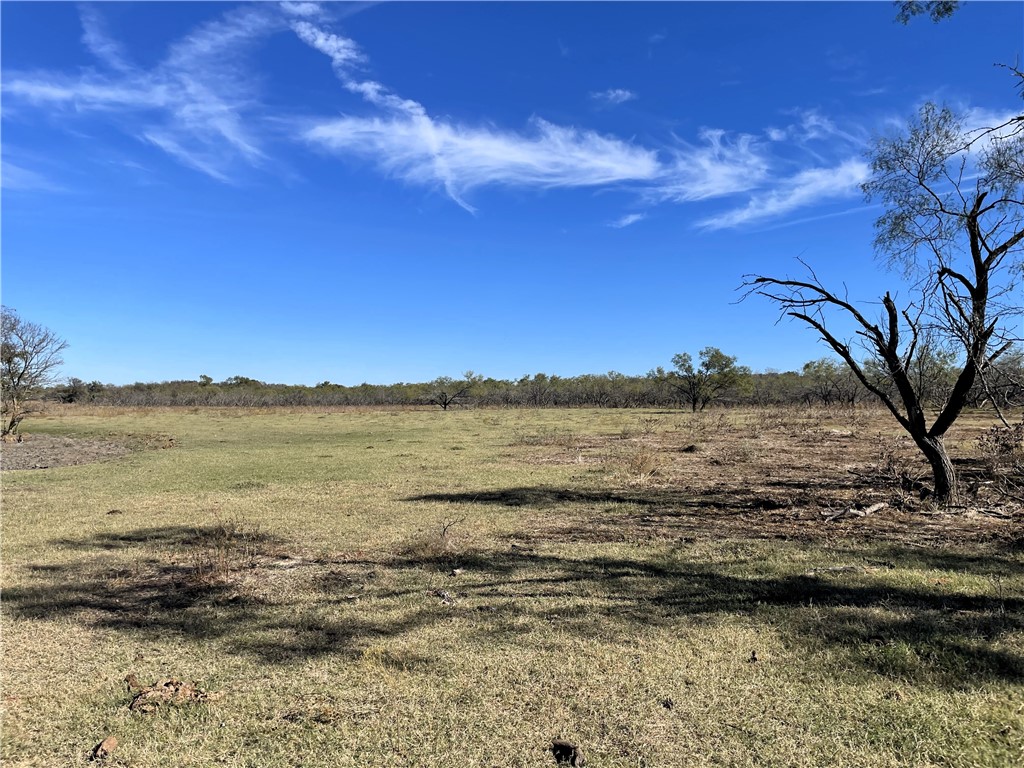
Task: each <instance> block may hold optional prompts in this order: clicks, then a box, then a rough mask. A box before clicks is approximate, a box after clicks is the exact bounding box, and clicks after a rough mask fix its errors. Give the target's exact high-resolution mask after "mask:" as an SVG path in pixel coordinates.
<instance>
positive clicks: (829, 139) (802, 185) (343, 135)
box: [3, 1, 1003, 230]
mask: <svg viewBox="0 0 1024 768" xmlns="http://www.w3.org/2000/svg"><path fill="white" fill-rule="evenodd" d="M366 7H369V4H351V5H347V6H345V7H344V8H339V7H337V6H330V5H326V4H324V5H321V4H319V3H312V2H301V1H292V2H284V3H281V4H279V5H271V4H246V5H242V6H239V7H236V8H233V9H231V10H228V11H226V12H225V13H223V14H222V15H221V16H219V17H218V18H216V19H215V20H213V21H210V22H208V23H206V24H202V25H200V26H198V27H196V28H195V29H193V30H192V31H191V32H190V33H189V34H187V35H185V36H184V37H182V38H180V39H178V40H177V41H175V42H174V43H173V44H172V45H170V46H169V48H168V50H167V52H166V55H165V56H164V58H163V59H162V60H161V61H160V62H159V63H157V64H156V65H153V66H148V67H146V66H142V65H141V64H140V63H139V60H136V59H133V58H132V57H131V56H130V55H129V53H130V50H129V49H128V48H127V47H126V46H123V45H122V44H121V43H120V42H119V41H117V40H116V39H115V38H114V37H113V36H112V35H111V33H110V31H109V29H108V28H107V25H106V24H105V20H104V17H103V16H102V14H101V13H100V10H101V7H100V8H98V7H94V6H83V7H82V8H81V9H80V16H81V22H82V30H83V31H82V43H83V45H84V46H85V48H86V49H87V50H88V51H89V52H91V53H92V54H93V56H95V59H96V64H95V65H94V66H92V67H89V68H83V69H81V70H80V71H78V72H73V73H68V72H53V71H49V72H39V71H37V72H18V71H10V70H8V71H6V72H5V73H4V83H3V88H4V95H5V97H6V99H7V102H6V103H5V105H4V106H5V117H8V116H10V115H11V114H12V108H14V109H19V112H18V114H19V117H20V116H21V115H22V110H23V111H28V110H31V109H34V108H37V107H45V108H48V109H51V110H57V111H59V113H60V114H61V115H62V116H65V117H66V118H67V120H66V121H65V124H66V130H68V131H72V130H74V126H75V125H76V123H75V122H74V121H75V119H85V118H96V119H102V120H105V121H107V122H108V123H114V124H116V125H117V126H118V127H120V128H121V129H122V130H124V131H125V132H126V133H128V134H129V135H131V136H133V137H134V138H136V139H137V140H138V141H139V142H141V143H142V144H143V145H145V146H148V147H154V148H156V149H157V150H159V151H160V152H162V153H164V154H165V155H166V156H168V157H170V158H173V159H174V161H175V162H177V163H180V164H182V165H184V166H186V167H188V168H192V169H195V170H196V171H198V172H199V173H202V174H205V175H206V176H208V177H210V178H212V179H215V180H217V181H219V182H224V183H237V181H238V172H239V169H245V168H252V167H257V168H268V167H273V159H272V158H271V152H270V149H269V147H270V145H271V139H272V135H271V134H270V128H269V127H268V126H270V125H271V124H274V125H277V126H278V128H277V130H278V131H279V133H278V137H280V135H281V134H280V126H281V125H285V126H288V128H287V129H286V132H287V133H286V135H287V138H288V139H291V140H293V141H298V142H301V143H302V144H303V145H306V146H313V147H316V148H318V149H320V150H322V151H325V152H328V153H331V154H333V155H338V156H343V157H356V158H360V159H362V160H365V161H366V162H367V163H369V164H370V165H372V166H373V167H375V168H378V169H379V170H380V171H381V172H383V173H385V174H388V175H390V176H392V177H394V178H396V179H400V180H402V181H405V182H407V183H409V184H416V185H421V186H426V187H431V188H436V189H438V190H441V191H443V192H444V194H446V195H447V196H448V197H450V198H451V199H452V200H453V201H454V202H455V203H456V204H458V205H460V206H462V207H463V208H465V209H466V210H468V211H471V212H473V211H475V210H476V209H475V207H474V205H473V204H472V202H471V200H470V198H471V196H472V193H473V192H474V191H475V190H479V189H481V188H484V187H516V188H526V189H555V188H590V189H609V188H619V189H626V190H628V191H629V192H630V193H631V194H633V195H635V198H636V200H637V202H638V203H640V204H641V205H646V206H647V207H653V206H656V205H665V204H675V205H689V206H694V207H696V206H695V204H705V205H706V204H708V203H709V201H717V205H718V206H720V207H721V208H724V210H722V211H721V212H719V213H716V214H714V215H710V216H708V215H704V210H703V209H699V208H698V209H697V210H698V211H699V213H698V214H697V216H698V217H699V218H698V225H699V226H701V227H703V228H706V229H710V230H716V229H724V228H732V227H743V226H749V225H752V224H763V223H765V222H767V221H769V220H772V221H777V220H781V219H784V218H786V217H789V218H790V219H793V218H795V217H794V216H793V214H794V212H797V211H801V212H802V214H806V215H810V216H812V217H813V216H822V215H830V212H829V211H830V209H829V208H827V207H824V208H823V207H820V206H821V205H822V204H829V203H834V202H835V201H837V200H840V199H844V198H848V197H850V196H852V195H855V194H857V191H858V187H859V185H860V184H861V183H862V182H863V181H864V180H866V178H867V175H868V168H867V165H866V163H865V162H863V161H862V160H859V159H856V156H857V155H858V154H859V153H860V152H862V151H863V149H864V147H866V146H867V143H868V137H869V132H868V130H867V129H865V128H862V127H859V126H857V125H856V124H854V123H852V122H844V121H843V120H841V119H835V118H833V117H831V116H829V115H825V114H823V113H822V112H821V111H819V110H815V109H811V110H799V111H797V110H794V111H792V112H790V113H789V115H788V118H787V120H786V124H784V125H781V126H769V127H766V128H764V129H763V130H762V131H759V132H756V133H753V132H752V133H735V132H727V131H725V130H721V129H716V128H705V129H702V130H701V131H699V132H698V134H697V136H696V137H695V138H690V137H687V138H686V139H679V138H676V137H673V141H672V142H670V143H668V144H666V145H662V146H653V145H650V144H647V145H645V144H644V143H642V142H641V141H639V140H635V139H623V138H621V137H619V136H615V135H609V134H606V133H600V132H598V131H595V130H592V129H588V128H587V127H585V126H578V125H560V124H556V123H553V122H550V121H548V120H545V119H543V118H542V117H540V116H535V117H533V118H532V119H530V120H529V121H527V122H526V123H525V124H524V125H521V126H520V125H517V126H514V127H508V126H498V125H493V124H489V123H485V122H483V121H473V120H471V119H464V118H456V117H449V116H439V115H436V114H433V113H432V112H431V111H430V109H429V107H428V105H426V104H424V103H421V102H419V101H417V100H414V99H410V98H406V97H404V96H402V95H400V94H399V93H397V92H395V91H393V90H392V89H391V88H389V87H388V85H386V84H384V83H382V82H378V81H377V80H375V79H372V78H370V77H369V76H368V75H367V74H366V73H367V71H368V70H369V67H370V63H369V61H368V56H367V54H366V53H365V52H364V51H363V50H362V49H361V48H360V46H359V45H358V44H357V43H356V41H355V40H353V39H350V38H349V37H347V36H345V35H343V34H340V33H339V32H338V31H337V26H336V23H335V22H337V20H338V19H339V18H341V17H344V16H346V15H350V14H351V13H355V12H358V11H360V10H362V9H364V8H366ZM277 33H285V34H294V35H295V36H296V37H297V38H298V39H299V40H301V41H302V42H303V43H305V44H306V45H307V46H309V47H310V48H312V49H313V50H315V51H318V52H319V53H321V54H323V56H324V57H326V59H327V60H328V61H329V62H330V66H331V68H332V69H333V71H334V73H335V76H336V78H337V80H338V82H339V84H340V89H343V90H344V91H345V92H347V93H348V94H352V95H353V96H355V97H357V98H356V99H351V98H350V99H348V107H349V108H350V109H352V107H353V105H354V109H352V112H351V113H343V114H341V115H340V116H338V115H337V114H332V115H330V116H327V117H314V118H307V119H301V120H299V119H298V118H289V117H287V116H284V115H273V114H271V113H270V112H271V111H270V108H269V107H268V106H267V105H266V104H265V103H264V101H263V98H262V93H261V87H260V83H261V81H260V79H259V72H258V71H257V70H256V68H255V62H254V61H252V59H253V58H254V57H251V56H250V55H249V54H250V53H251V51H252V50H253V49H254V47H255V46H256V45H257V44H259V43H260V42H262V41H264V40H265V39H267V38H268V37H269V36H271V35H273V34H277ZM663 39H664V33H658V34H656V35H652V36H651V37H650V38H649V39H648V40H647V43H648V44H649V45H650V46H654V45H657V44H659V43H660V42H661V41H662V40H663ZM559 44H560V45H561V42H560V41H559ZM565 52H567V51H565ZM590 98H591V99H593V100H594V101H595V102H598V103H600V104H601V105H605V106H609V107H611V106H615V105H620V104H624V103H626V102H628V101H631V100H634V99H636V98H637V95H636V93H634V92H633V91H631V90H627V89H624V88H610V89H607V90H604V91H596V92H593V93H591V94H590ZM1002 118H1003V116H1002V115H1001V114H997V113H991V112H983V111H981V110H975V111H974V112H973V113H969V121H970V122H971V124H977V125H985V124H988V125H994V124H998V123H999V122H1001V121H1002ZM900 124H901V125H902V122H901V123H900ZM79 125H80V124H79ZM296 126H297V127H296ZM85 127H86V128H88V127H90V126H89V125H88V123H86V124H85ZM28 165H30V166H31V165H33V164H28ZM3 183H4V186H5V187H7V188H8V189H55V188H56V186H55V185H54V184H53V183H52V182H51V181H50V180H49V179H48V178H47V177H46V176H44V175H43V174H41V173H39V172H38V171H32V170H30V169H29V168H28V167H25V164H21V165H18V164H14V165H12V164H9V163H5V164H4V180H3ZM832 207H833V208H834V207H835V206H834V205H833V206H832ZM646 215H647V214H646V213H645V212H643V211H640V212H636V213H631V214H628V215H624V216H622V217H620V218H619V219H616V220H615V221H612V222H609V223H608V226H610V227H614V228H624V227H627V226H631V225H633V224H635V223H637V222H639V221H642V220H643V219H644V218H645V217H646Z"/></svg>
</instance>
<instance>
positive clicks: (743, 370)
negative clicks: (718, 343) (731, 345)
mask: <svg viewBox="0 0 1024 768" xmlns="http://www.w3.org/2000/svg"><path fill="white" fill-rule="evenodd" d="M672 365H674V366H675V370H674V371H672V372H671V373H669V374H668V378H669V381H670V382H671V383H672V386H674V387H675V389H676V391H677V392H678V393H679V395H680V397H681V398H682V400H683V402H685V403H687V404H688V405H689V406H690V409H691V410H692V411H693V412H694V413H696V412H697V411H698V410H701V411H703V410H704V408H705V407H707V405H708V403H710V402H712V401H713V400H715V399H717V398H719V397H721V396H722V395H723V394H724V393H725V392H726V391H728V390H729V389H732V388H733V387H735V386H736V385H737V384H739V383H740V382H741V381H742V380H743V379H744V378H745V377H747V376H749V375H750V369H749V368H747V367H746V366H742V365H736V358H735V357H731V356H729V355H727V354H725V353H724V352H723V351H722V350H720V349H718V348H716V347H704V349H702V350H701V351H700V365H698V366H697V367H694V365H693V358H692V357H690V353H689V352H683V353H682V354H679V355H676V356H675V357H673V358H672Z"/></svg>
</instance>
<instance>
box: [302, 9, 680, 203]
mask: <svg viewBox="0 0 1024 768" xmlns="http://www.w3.org/2000/svg"><path fill="white" fill-rule="evenodd" d="M292 29H293V30H294V31H295V33H296V35H298V36H299V38H300V39H301V40H303V42H305V43H306V44H307V45H309V46H311V47H312V48H314V49H316V50H318V51H320V52H321V53H323V54H325V55H326V56H328V57H329V58H330V59H331V64H332V66H333V67H334V71H335V74H336V75H337V76H338V79H339V80H340V81H341V84H342V85H343V86H344V88H345V89H346V90H348V91H350V92H352V93H355V94H358V95H360V96H361V97H362V98H363V99H364V100H365V101H367V102H368V103H370V104H372V105H373V106H376V107H379V108H381V109H383V110H385V112H386V115H385V116H383V117H370V118H366V117H341V118H335V119H330V120H323V121H320V122H317V123H316V124H314V125H313V126H311V127H309V128H307V129H306V130H305V131H304V133H303V137H304V138H305V139H306V140H307V141H309V142H312V143H314V144H317V145H320V146H322V147H324V148H326V149H329V150H332V151H334V152H337V153H344V154H355V155H362V156H364V157H367V158H368V159H370V160H372V161H375V162H376V163H377V164H378V165H379V166H380V167H381V168H382V169H383V170H384V171H385V172H387V173H389V174H391V175H393V176H396V177H398V178H402V179H404V180H406V181H409V182H411V183H417V184H434V185H439V186H441V187H442V188H443V189H444V190H445V192H446V193H447V194H448V195H449V196H450V197H451V198H452V200H454V201H455V202H456V203H458V204H459V205H461V206H462V207H463V208H465V209H466V210H468V211H471V212H474V211H475V210H476V209H475V208H474V207H473V206H472V205H471V204H470V203H469V202H468V201H467V200H466V199H465V198H466V194H467V193H468V192H470V191H471V190H473V189H476V188H478V187H483V186H486V185H504V186H521V187H540V188H545V187H547V188H552V187H585V186H603V185H609V184H615V183H619V182H623V181H641V180H651V179H654V178H655V177H657V175H658V174H659V173H660V166H659V163H658V158H657V154H656V153H655V152H653V151H652V150H647V149H643V148H641V147H636V146H634V145H632V144H629V143H627V142H624V141H621V140H619V139H616V138H613V137H607V136H602V135H600V134H597V133H595V132H593V131H583V130H578V129H576V128H571V127H563V126H558V125H554V124H552V123H549V122H547V121H546V120H543V119H540V118H534V119H533V120H532V121H531V124H530V131H529V132H526V133H521V132H515V131H507V130H506V131H502V130H498V129H494V128H489V127H482V126H471V125H465V124H462V123H459V122H456V121H453V120H450V119H446V118H435V117H432V116H431V115H430V114H429V113H428V112H427V110H426V108H425V107H424V106H423V105H422V104H420V103H419V102H416V101H413V100H411V99H405V98H402V97H400V96H398V95H397V94H395V93H393V92H392V91H391V90H389V89H388V88H387V87H385V86H384V85H382V84H380V83H377V82H374V81H371V80H361V79H359V78H358V77H357V76H356V75H355V74H354V71H353V68H354V65H356V64H357V63H359V62H360V61H361V54H360V53H359V49H358V46H356V44H355V43H354V42H353V41H351V40H348V39H346V38H343V37H341V36H339V35H336V34H333V33H330V32H327V31H325V30H323V29H321V28H319V27H316V26H314V25H312V24H309V23H306V22H296V23H293V24H292Z"/></svg>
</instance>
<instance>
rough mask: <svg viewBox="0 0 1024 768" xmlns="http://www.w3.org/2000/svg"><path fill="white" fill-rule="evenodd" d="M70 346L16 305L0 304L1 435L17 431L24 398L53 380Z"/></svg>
mask: <svg viewBox="0 0 1024 768" xmlns="http://www.w3.org/2000/svg"><path fill="white" fill-rule="evenodd" d="M67 346H68V344H67V342H66V341H64V339H62V338H60V337H59V336H57V334H55V333H54V332H53V331H51V330H50V329H48V328H44V327H43V326H41V325H37V324H36V323H30V322H28V321H27V320H22V319H21V317H19V316H18V313H17V312H15V311H14V310H13V309H9V308H7V307H0V392H2V396H0V410H2V421H0V436H3V437H6V436H8V435H13V434H15V433H16V432H17V431H18V425H19V424H20V423H21V420H22V418H24V415H25V401H26V400H27V399H28V398H30V397H32V396H33V395H34V394H36V393H37V392H38V391H39V390H40V389H41V388H43V387H45V386H47V385H48V384H52V383H53V381H54V374H55V373H56V370H57V368H58V367H60V366H61V365H63V363H64V358H62V357H61V353H62V352H63V351H64V350H65V349H66V348H67Z"/></svg>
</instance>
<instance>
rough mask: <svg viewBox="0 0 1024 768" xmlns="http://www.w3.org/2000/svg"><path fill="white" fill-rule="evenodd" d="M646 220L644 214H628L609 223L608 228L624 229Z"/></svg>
mask: <svg viewBox="0 0 1024 768" xmlns="http://www.w3.org/2000/svg"><path fill="white" fill-rule="evenodd" d="M646 218H647V214H646V213H629V214H626V215H625V216H623V217H621V218H618V219H616V220H615V221H612V222H609V223H608V226H609V227H614V228H615V229H622V228H624V227H628V226H629V225H630V224H636V223H637V222H638V221H643V220H644V219H646Z"/></svg>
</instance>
